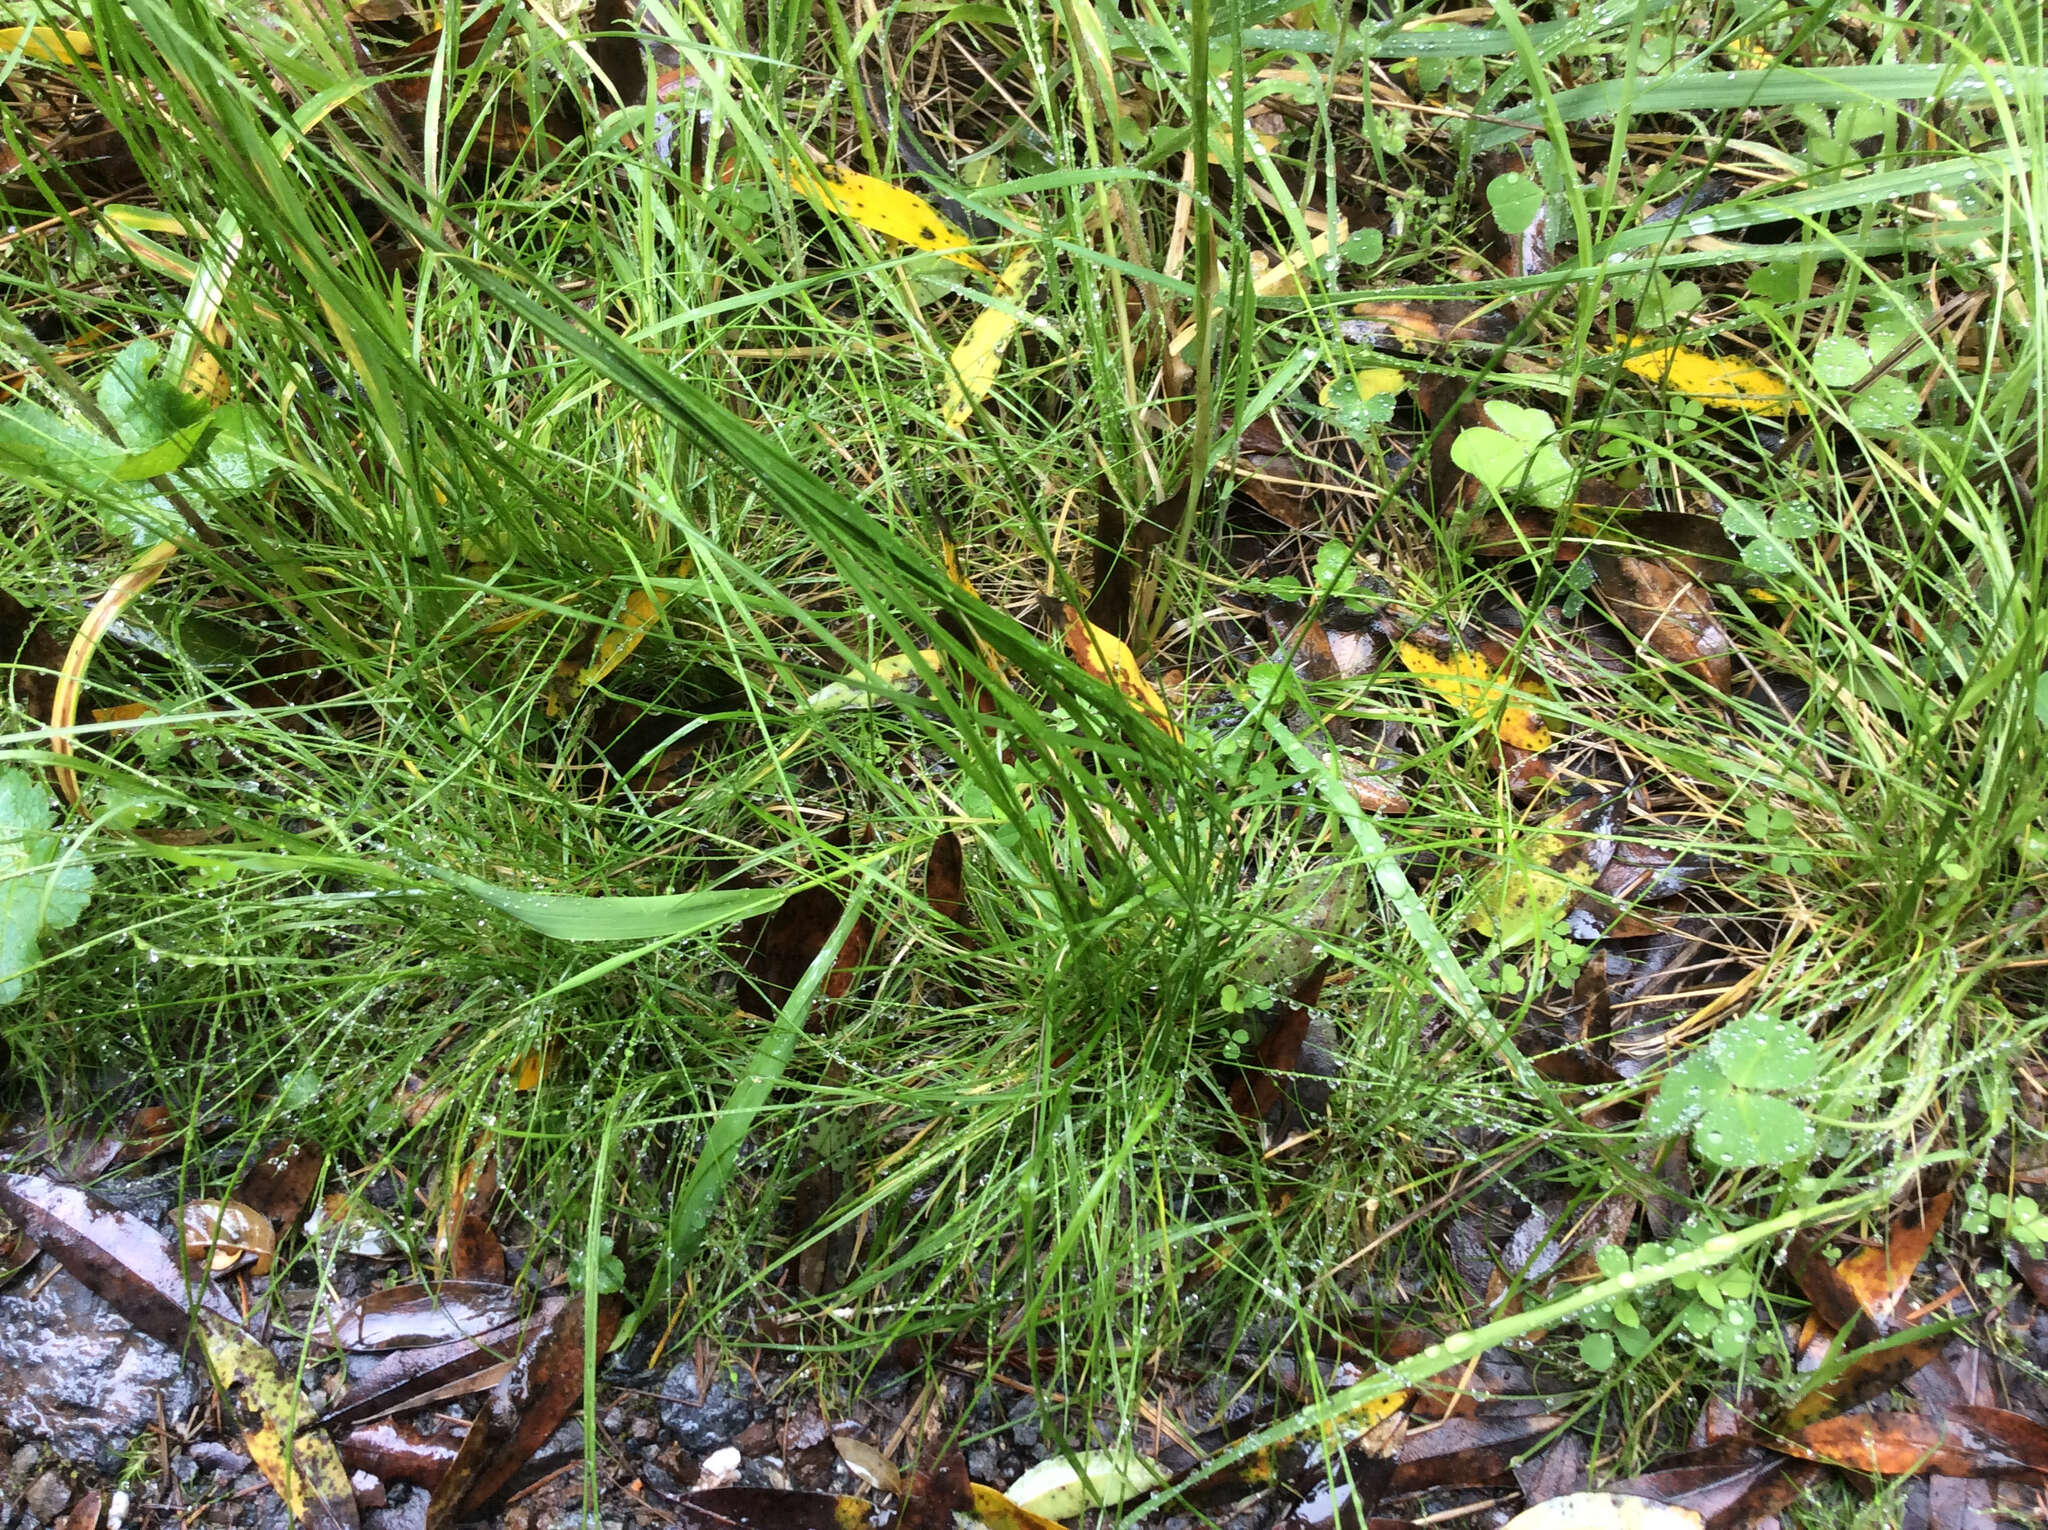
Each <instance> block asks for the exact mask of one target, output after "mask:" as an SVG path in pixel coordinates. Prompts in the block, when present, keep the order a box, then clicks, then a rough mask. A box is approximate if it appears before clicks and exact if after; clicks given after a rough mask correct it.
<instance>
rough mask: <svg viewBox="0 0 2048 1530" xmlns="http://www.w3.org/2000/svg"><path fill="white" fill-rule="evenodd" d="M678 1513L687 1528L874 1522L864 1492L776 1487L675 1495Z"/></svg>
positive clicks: (808, 1527) (772, 1529)
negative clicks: (856, 1495)
mask: <svg viewBox="0 0 2048 1530" xmlns="http://www.w3.org/2000/svg"><path fill="white" fill-rule="evenodd" d="M674 1513H675V1516H676V1522H677V1523H678V1524H680V1525H682V1526H684V1527H685V1530H869V1527H870V1526H872V1525H873V1524H874V1522H875V1509H874V1505H873V1504H871V1503H869V1502H868V1501H867V1500H866V1499H864V1498H854V1497H851V1496H848V1495H845V1494H838V1493H800V1492H796V1491H793V1490H789V1489H783V1490H777V1489H774V1488H737V1487H735V1488H707V1489H705V1490H704V1491H702V1492H698V1493H686V1494H684V1495H683V1496H682V1497H681V1498H679V1499H676V1500H674ZM948 1530H952V1524H951V1521H948Z"/></svg>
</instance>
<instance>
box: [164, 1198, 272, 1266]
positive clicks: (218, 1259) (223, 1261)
mask: <svg viewBox="0 0 2048 1530" xmlns="http://www.w3.org/2000/svg"><path fill="white" fill-rule="evenodd" d="M178 1231H179V1236H180V1243H181V1250H182V1252H183V1253H184V1256H185V1262H186V1263H187V1264H203V1265H205V1266H206V1267H207V1269H208V1271H209V1272H210V1273H212V1274H215V1275H224V1274H226V1273H227V1272H228V1271H229V1270H232V1269H234V1268H235V1267H236V1266H237V1265H239V1264H241V1263H242V1262H243V1261H244V1260H253V1261H254V1263H252V1264H251V1265H250V1273H251V1274H254V1275H268V1274H269V1273H270V1268H271V1266H272V1264H274V1263H275V1262H276V1258H277V1233H276V1231H275V1229H273V1228H272V1227H271V1225H270V1219H269V1218H268V1217H266V1216H264V1215H263V1214H262V1213H261V1212H259V1211H255V1210H252V1209H251V1208H250V1207H247V1206H244V1205H242V1204H241V1203H240V1202H239V1201H191V1202H189V1203H187V1205H186V1206H185V1208H184V1209H183V1210H182V1211H180V1212H179V1213H178Z"/></svg>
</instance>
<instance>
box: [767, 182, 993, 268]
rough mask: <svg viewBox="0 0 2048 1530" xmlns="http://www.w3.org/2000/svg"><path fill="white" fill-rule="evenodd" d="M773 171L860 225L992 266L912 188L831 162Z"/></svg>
mask: <svg viewBox="0 0 2048 1530" xmlns="http://www.w3.org/2000/svg"><path fill="white" fill-rule="evenodd" d="M775 173H776V174H777V175H779V176H781V177H782V179H783V181H784V183H785V184H786V185H787V186H788V187H789V189H790V190H791V191H800V192H802V193H803V194H804V195H805V196H807V197H809V198H810V199H811V200H812V201H814V202H817V203H819V204H821V205H822V206H824V207H826V208H829V209H830V210H831V211H833V212H836V213H839V214H840V215H841V216H843V217H847V218H851V219H852V220H853V221H854V222H855V223H858V224H859V225H860V226H861V227H862V228H865V229H872V230H873V231H874V232H875V233H877V234H883V235H886V236H887V237H888V238H891V239H894V240H896V241H898V242H899V243H902V244H907V245H911V246H913V247H915V248H917V249H920V250H931V251H933V252H934V253H935V254H939V255H943V256H945V257H946V259H948V260H950V261H953V262H954V263H956V264H958V265H963V266H965V267H967V269H968V270H970V271H979V272H981V273H982V274H983V275H984V276H985V275H987V274H988V267H987V266H985V265H983V264H982V263H981V262H980V261H978V260H976V259H975V258H974V257H973V256H972V255H970V254H968V253H967V236H966V235H965V234H963V233H961V232H960V230H959V229H957V228H955V227H953V225H952V224H950V223H948V222H947V221H946V220H945V219H944V218H943V217H941V216H940V215H939V210H938V209H937V208H936V207H933V206H932V204H931V203H929V202H927V201H926V200H925V199H924V198H923V197H921V196H919V195H918V194H917V193H916V192H914V191H905V190H904V189H903V188H902V187H901V186H892V185H890V184H889V182H887V181H882V180H877V179H875V177H874V176H872V175H862V174H861V173H860V172H859V171H858V170H849V169H847V168H846V167H845V166H844V165H834V164H830V163H827V164H822V165H808V164H803V163H801V162H798V161H790V162H787V163H784V164H781V165H777V166H776V167H775Z"/></svg>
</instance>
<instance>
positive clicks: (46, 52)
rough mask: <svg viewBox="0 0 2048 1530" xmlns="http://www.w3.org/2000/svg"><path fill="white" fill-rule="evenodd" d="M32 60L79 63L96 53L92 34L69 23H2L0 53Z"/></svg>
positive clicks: (30, 61) (38, 62)
mask: <svg viewBox="0 0 2048 1530" xmlns="http://www.w3.org/2000/svg"><path fill="white" fill-rule="evenodd" d="M17 49H19V50H20V53H21V56H22V58H24V59H26V60H27V61H28V62H29V63H32V64H76V63H80V62H82V61H84V60H85V59H89V58H91V57H92V56H93V51H94V49H93V43H92V34H91V33H90V32H79V31H75V30H73V29H71V28H69V27H0V53H4V54H12V53H14V52H15V51H16V50H17Z"/></svg>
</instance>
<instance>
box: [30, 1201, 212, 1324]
mask: <svg viewBox="0 0 2048 1530" xmlns="http://www.w3.org/2000/svg"><path fill="white" fill-rule="evenodd" d="M0 1211H5V1212H6V1213H7V1214H8V1216H9V1217H11V1218H12V1219H13V1220H14V1221H15V1223H16V1224H18V1225H19V1226H20V1228H21V1229H22V1231H23V1232H24V1233H26V1234H27V1235H28V1237H29V1238H30V1239H31V1240H32V1241H33V1242H34V1243H35V1244H36V1246H37V1247H39V1248H41V1249H42V1250H43V1251H44V1252H46V1253H48V1254H49V1255H50V1256H51V1257H52V1258H54V1259H55V1260H56V1261H57V1262H58V1263H59V1264H61V1265H63V1266H64V1268H65V1269H67V1270H69V1271H70V1272H71V1274H72V1275H73V1277H75V1278H76V1279H77V1280H78V1282H79V1283H80V1284H81V1285H83V1286H85V1287H86V1289H88V1290H90V1291H92V1292H93V1293H94V1294H96V1295H98V1296H100V1297H103V1298H104V1299H105V1300H106V1302H107V1303H108V1305H110V1306H111V1307H113V1309H114V1310H115V1311H116V1312H118V1313H120V1314H121V1316H122V1317H124V1318H126V1319H127V1320H128V1321H129V1322H130V1323H132V1324H134V1325H135V1326H136V1327H137V1328H139V1329H141V1330H142V1331H143V1332H144V1333H146V1334H148V1335H150V1336H151V1337H152V1338H155V1339H159V1340H161V1341H162V1342H163V1343H165V1344H168V1345H170V1346H171V1347H172V1348H173V1349H177V1348H181V1347H182V1346H183V1345H184V1342H185V1339H186V1335H187V1333H188V1331H189V1327H190V1313H191V1310H192V1303H193V1301H194V1299H195V1298H196V1300H197V1302H198V1303H199V1305H200V1306H201V1307H203V1308H204V1309H205V1310H207V1311H209V1312H212V1313H215V1314H216V1315H218V1316H219V1317H221V1318H223V1319H225V1320H226V1321H228V1322H237V1321H239V1315H238V1314H237V1313H236V1312H235V1311H234V1309H233V1308H232V1307H231V1306H230V1305H229V1304H228V1301H227V1298H226V1297H225V1296H223V1295H221V1294H220V1293H219V1292H218V1291H216V1290H214V1289H213V1288H212V1287H211V1286H209V1285H207V1284H206V1283H205V1281H204V1280H203V1278H202V1279H201V1280H199V1281H198V1282H197V1284H198V1285H199V1286H200V1289H198V1290H197V1291H192V1290H190V1289H189V1287H188V1285H187V1280H186V1275H185V1272H184V1270H183V1269H182V1268H180V1266H179V1264H178V1261H177V1256H176V1255H175V1254H174V1253H173V1252H172V1250H171V1243H170V1240H169V1239H168V1238H166V1237H165V1236H164V1235H163V1234H162V1233H160V1232H158V1231H157V1230H156V1229H155V1228H154V1227H152V1226H150V1225H149V1224H148V1223H147V1222H145V1221H143V1220H142V1219H141V1218H140V1217H135V1216H130V1215H129V1214H128V1213H127V1212H125V1211H116V1210H115V1209H114V1208H113V1207H112V1206H109V1205H108V1204H107V1203H106V1202H105V1201H102V1200H100V1199H99V1198H98V1197H97V1196H95V1195H92V1194H90V1193H89V1192H87V1191H84V1190H80V1189H78V1188H76V1187H75V1186H72V1185H60V1184H58V1183H56V1182H55V1181H54V1180H48V1179H44V1178H42V1177H40V1176H38V1175H34V1174H0Z"/></svg>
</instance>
